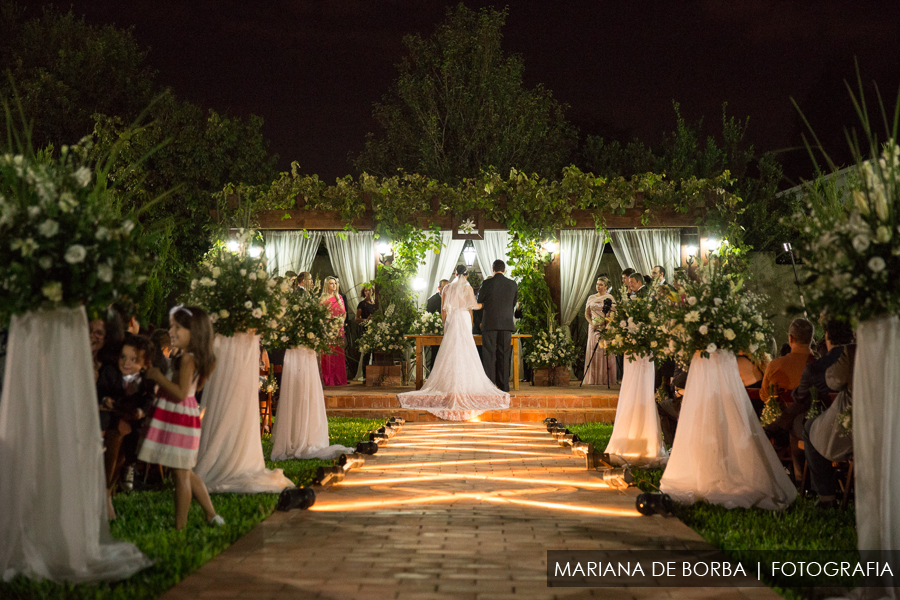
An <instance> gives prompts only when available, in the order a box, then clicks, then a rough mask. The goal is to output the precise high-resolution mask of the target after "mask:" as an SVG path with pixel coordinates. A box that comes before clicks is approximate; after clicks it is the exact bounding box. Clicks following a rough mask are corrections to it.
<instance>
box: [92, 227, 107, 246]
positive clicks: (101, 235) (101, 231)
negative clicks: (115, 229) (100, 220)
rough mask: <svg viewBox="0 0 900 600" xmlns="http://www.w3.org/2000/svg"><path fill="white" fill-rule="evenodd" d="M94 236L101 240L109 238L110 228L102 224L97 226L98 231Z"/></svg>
mask: <svg viewBox="0 0 900 600" xmlns="http://www.w3.org/2000/svg"><path fill="white" fill-rule="evenodd" d="M94 237H96V238H97V239H98V240H100V241H101V242H102V241H103V240H106V239H109V229H108V228H106V227H103V226H102V225H101V226H100V227H98V228H97V233H95V234H94Z"/></svg>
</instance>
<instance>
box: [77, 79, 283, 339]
mask: <svg viewBox="0 0 900 600" xmlns="http://www.w3.org/2000/svg"><path fill="white" fill-rule="evenodd" d="M148 118H149V119H151V121H150V122H149V123H148V124H147V125H146V126H144V127H141V128H139V129H129V128H127V127H125V126H124V124H123V123H124V121H123V119H122V118H121V117H118V116H105V115H97V116H96V123H95V128H94V140H95V143H96V146H95V147H96V148H97V149H98V151H102V150H103V149H105V148H108V147H110V146H112V145H114V144H116V143H122V144H123V151H122V153H121V156H120V158H119V160H118V161H117V162H116V163H115V165H114V166H113V168H112V170H111V172H110V175H109V181H110V187H111V190H112V191H113V193H114V194H116V195H117V196H118V197H119V198H120V199H121V202H122V203H123V205H124V206H125V207H127V208H134V209H141V208H144V207H146V206H147V204H148V203H149V202H150V200H151V199H153V198H156V197H157V196H159V195H160V194H161V193H163V192H164V191H167V190H173V188H174V190H173V191H172V193H171V194H170V197H169V198H168V199H167V200H166V201H165V202H164V203H160V204H158V205H156V206H154V207H152V208H149V209H148V210H147V211H146V212H145V213H144V215H143V216H142V222H147V223H150V222H153V223H160V224H163V225H165V226H166V227H167V228H168V233H167V234H166V235H165V236H164V240H163V241H164V243H162V244H160V246H159V248H158V250H159V252H160V254H159V257H160V261H159V266H158V268H157V270H156V272H155V273H154V274H153V276H152V278H154V279H156V280H157V283H156V284H155V285H156V287H155V288H154V290H155V292H154V294H153V295H152V296H149V297H147V298H145V301H144V303H143V305H144V306H143V309H144V313H145V315H147V316H148V317H149V318H150V320H152V321H157V322H159V321H160V320H161V319H163V317H164V315H165V311H166V309H167V308H168V306H169V305H170V304H171V303H172V302H173V300H174V298H175V297H176V296H177V295H178V294H179V293H180V292H181V291H183V290H184V289H185V288H186V287H187V283H188V282H189V281H190V274H191V271H192V270H193V268H194V267H195V266H196V265H197V264H198V263H199V262H200V260H201V259H202V258H203V256H204V255H205V254H206V253H207V252H208V251H209V249H210V245H211V243H210V233H211V231H212V230H213V229H214V228H215V226H216V225H215V223H214V222H213V220H212V216H211V214H210V212H211V211H213V210H215V209H216V208H217V207H218V205H217V202H216V197H215V194H216V193H217V192H219V191H220V190H222V189H223V187H224V186H225V184H226V182H240V181H245V182H248V183H261V182H263V181H267V180H271V178H272V176H273V174H274V168H273V164H274V157H272V156H270V155H269V154H268V149H267V143H266V141H265V140H264V138H263V137H262V133H261V132H260V128H261V127H262V119H260V118H258V117H251V118H250V119H247V120H243V119H237V118H230V117H223V116H220V115H219V114H217V113H216V112H215V111H212V110H210V111H208V112H207V113H204V111H203V110H201V109H200V108H199V107H197V106H194V105H192V104H189V103H186V102H180V101H178V100H177V99H176V98H175V97H174V96H173V95H172V94H171V93H168V92H166V93H164V94H163V95H162V96H160V97H159V98H158V99H157V100H156V101H155V102H154V103H153V105H152V106H151V107H150V109H149V114H148ZM154 149H155V152H153V154H152V155H151V156H150V158H149V159H147V160H145V161H143V162H140V163H139V164H137V166H134V165H135V163H138V162H139V161H138V160H137V159H138V158H140V157H143V156H145V155H146V154H147V153H149V152H150V151H152V150H154ZM163 252H165V254H163Z"/></svg>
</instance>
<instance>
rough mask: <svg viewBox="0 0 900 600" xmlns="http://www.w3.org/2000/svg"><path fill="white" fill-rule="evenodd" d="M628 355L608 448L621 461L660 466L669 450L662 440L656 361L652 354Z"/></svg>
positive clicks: (620, 462) (623, 462)
mask: <svg viewBox="0 0 900 600" xmlns="http://www.w3.org/2000/svg"><path fill="white" fill-rule="evenodd" d="M631 358H632V357H631V356H626V357H625V363H624V369H623V374H622V389H621V390H620V391H619V403H618V405H617V406H616V421H615V425H613V432H612V436H611V437H610V438H609V444H608V445H607V446H606V450H605V452H606V453H607V454H609V458H610V461H611V462H612V463H613V464H618V465H634V466H649V467H658V466H660V465H664V464H666V460H668V458H669V452H668V451H667V450H666V444H665V442H664V441H663V435H662V428H661V427H660V425H659V413H658V412H657V410H656V398H655V395H654V390H653V382H654V375H655V372H654V364H653V361H651V360H650V359H649V358H641V357H633V358H634V360H633V361H632V360H631Z"/></svg>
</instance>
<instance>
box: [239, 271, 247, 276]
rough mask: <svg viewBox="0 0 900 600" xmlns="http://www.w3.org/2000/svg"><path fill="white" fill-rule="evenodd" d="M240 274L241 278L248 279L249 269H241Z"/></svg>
mask: <svg viewBox="0 0 900 600" xmlns="http://www.w3.org/2000/svg"><path fill="white" fill-rule="evenodd" d="M240 273H241V277H246V276H247V269H241V271H240Z"/></svg>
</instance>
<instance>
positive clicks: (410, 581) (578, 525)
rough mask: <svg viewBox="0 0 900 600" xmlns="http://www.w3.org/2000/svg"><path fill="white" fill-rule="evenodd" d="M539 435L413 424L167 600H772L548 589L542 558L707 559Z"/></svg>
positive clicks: (733, 591) (732, 594) (499, 426)
mask: <svg viewBox="0 0 900 600" xmlns="http://www.w3.org/2000/svg"><path fill="white" fill-rule="evenodd" d="M637 494H638V492H637V491H636V490H634V489H617V488H615V487H610V486H609V485H607V484H606V483H604V482H603V480H602V477H601V476H600V473H598V472H596V471H587V470H585V468H584V460H583V459H579V458H577V457H575V456H573V455H572V453H571V451H570V450H569V449H564V448H560V447H559V446H558V445H557V444H556V442H555V441H554V440H553V438H551V437H550V436H549V434H547V432H546V429H545V428H543V427H541V426H539V425H537V424H533V423H527V424H524V423H523V424H518V423H487V422H485V423H477V422H476V423H446V422H441V423H429V424H407V425H406V426H405V427H404V428H403V430H402V431H401V433H399V434H398V435H397V436H395V437H394V438H393V439H392V440H391V441H390V442H389V443H388V444H387V445H386V446H382V447H381V448H379V450H378V454H377V455H376V456H374V457H367V462H366V465H365V466H363V467H361V468H359V469H354V470H351V471H350V472H349V473H348V475H347V477H346V478H345V479H344V481H343V482H341V483H340V484H338V485H336V486H333V487H332V488H330V489H328V490H326V491H324V492H322V493H321V494H319V496H318V497H317V499H316V504H315V506H314V507H313V508H312V509H311V510H309V511H299V510H294V511H291V512H288V513H278V512H276V513H275V514H274V515H272V516H271V517H269V518H268V519H267V520H266V521H264V522H263V523H261V524H260V525H259V526H257V527H256V528H255V529H254V530H253V531H251V532H250V533H248V534H247V535H245V536H244V537H243V538H241V539H240V540H238V542H237V543H235V544H234V545H233V546H231V547H230V548H229V549H228V550H226V551H225V552H223V553H222V554H221V555H219V556H218V557H216V558H215V559H213V560H212V561H210V562H209V563H207V564H206V565H205V566H203V567H202V568H200V569H199V570H198V571H197V572H196V573H194V574H193V575H191V576H189V577H187V578H186V579H185V580H184V581H182V582H181V583H180V584H179V585H177V586H176V587H175V588H173V589H172V590H170V591H169V592H168V593H167V594H165V595H164V596H163V598H165V599H166V600H181V599H187V598H252V599H253V600H268V599H282V598H331V599H335V600H340V599H349V598H361V599H382V598H385V599H396V600H414V599H420V600H425V599H431V598H448V599H454V600H455V599H471V600H482V599H484V600H488V599H490V600H504V599H508V598H509V599H512V598H515V599H519V600H527V599H538V598H540V599H545V598H590V597H598V598H778V597H779V596H778V595H777V594H776V593H775V592H773V591H771V590H769V589H768V588H759V587H756V588H716V589H712V588H706V589H698V588H667V589H660V588H548V587H547V579H546V552H547V550H607V551H615V550H625V549H663V548H664V549H681V548H690V549H694V550H699V551H702V550H707V549H709V548H710V547H709V546H708V545H707V544H706V543H705V542H703V540H702V538H700V536H699V535H697V534H696V533H695V532H694V531H693V530H691V529H690V528H689V527H687V526H686V525H684V524H682V523H681V522H680V521H678V520H677V519H675V518H663V517H659V516H656V517H641V516H640V515H639V514H638V513H637V511H635V509H634V501H635V496H637Z"/></svg>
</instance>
